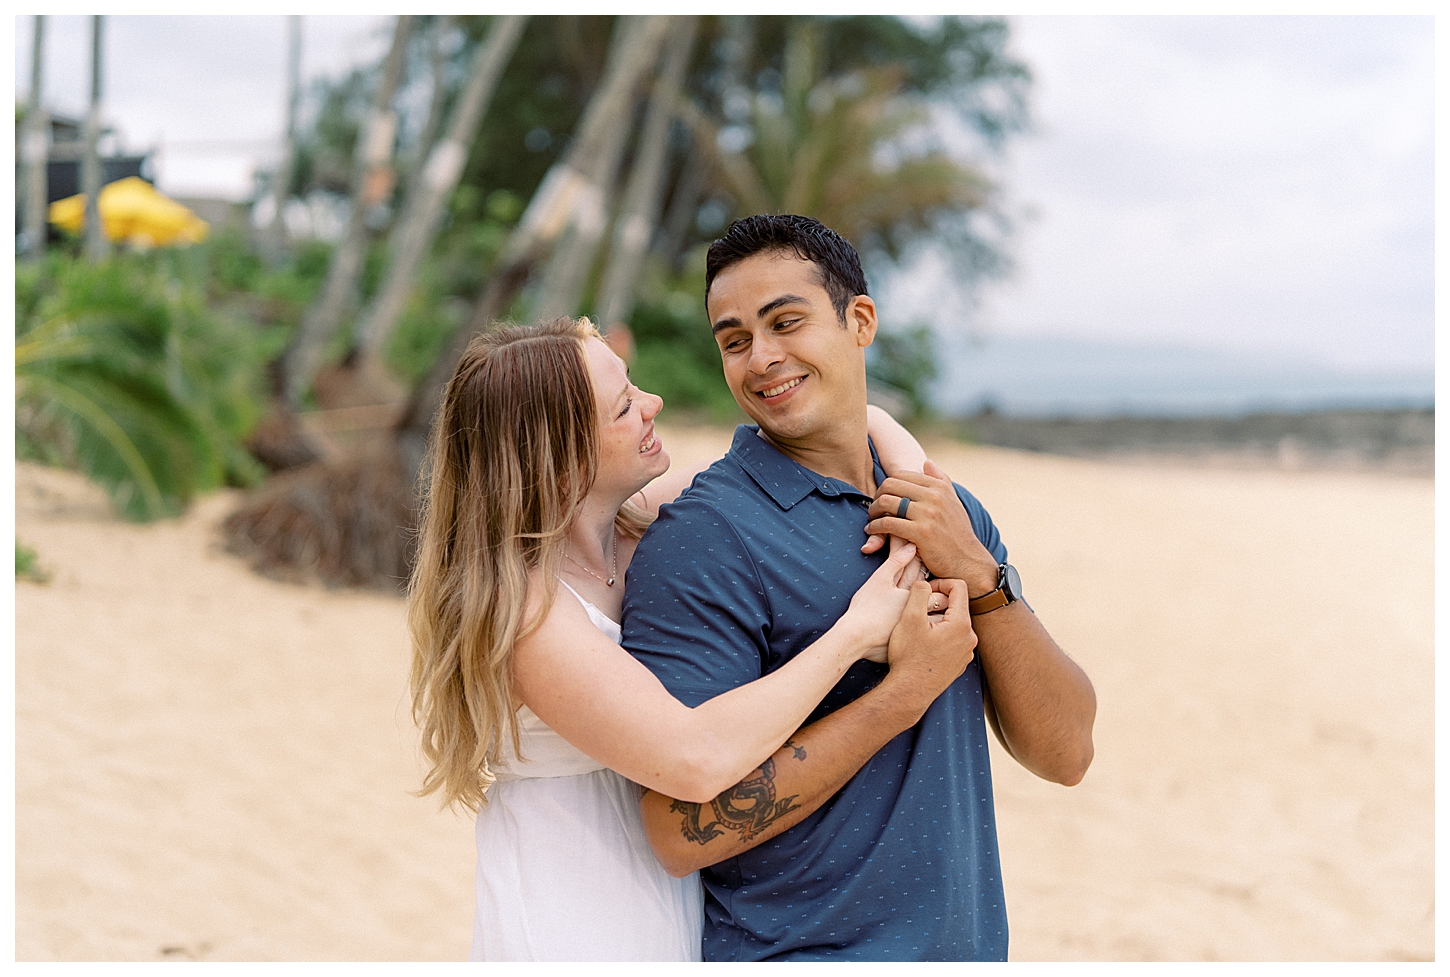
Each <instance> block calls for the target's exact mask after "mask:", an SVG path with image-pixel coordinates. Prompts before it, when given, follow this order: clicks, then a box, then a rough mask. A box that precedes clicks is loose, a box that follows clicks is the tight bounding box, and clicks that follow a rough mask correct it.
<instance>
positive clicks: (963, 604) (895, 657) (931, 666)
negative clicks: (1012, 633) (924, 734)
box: [883, 578, 977, 713]
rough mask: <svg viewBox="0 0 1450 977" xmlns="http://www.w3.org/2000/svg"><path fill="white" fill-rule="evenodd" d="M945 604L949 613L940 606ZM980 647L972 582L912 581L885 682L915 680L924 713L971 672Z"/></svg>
mask: <svg viewBox="0 0 1450 977" xmlns="http://www.w3.org/2000/svg"><path fill="white" fill-rule="evenodd" d="M943 602H944V603H945V609H944V613H940V614H939V613H936V611H935V609H934V608H935V607H938V606H941V605H942V604H943ZM976 647H977V635H976V633H975V632H974V631H973V630H972V616H971V613H970V612H969V611H968V610H967V585H966V584H964V583H963V582H962V581H960V580H951V579H947V578H938V579H936V580H933V581H931V582H930V583H928V582H927V581H924V580H918V581H917V582H916V583H914V584H912V585H911V595H910V596H909V597H907V599H906V610H905V611H903V612H902V614H901V621H900V623H898V624H897V625H896V630H895V631H893V632H891V644H890V646H889V647H888V648H887V651H886V655H887V661H888V662H889V663H890V664H891V671H890V672H888V673H887V676H886V679H884V680H883V684H885V682H892V683H901V682H904V683H909V684H910V686H911V687H912V688H913V689H914V690H915V691H916V692H917V693H919V695H920V699H919V701H920V705H921V712H923V713H924V712H926V707H927V706H929V705H931V703H932V701H933V700H935V699H936V697H937V696H938V695H940V694H941V693H942V691H943V690H944V689H946V687H947V686H948V685H950V684H951V683H952V681H953V680H954V679H956V677H957V676H959V675H961V674H962V672H964V671H966V670H967V666H968V665H970V664H971V663H972V658H973V656H974V654H975V650H974V649H975V648H976Z"/></svg>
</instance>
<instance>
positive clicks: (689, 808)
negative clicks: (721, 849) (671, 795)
mask: <svg viewBox="0 0 1450 977" xmlns="http://www.w3.org/2000/svg"><path fill="white" fill-rule="evenodd" d="M792 748H793V749H794V750H795V756H796V759H798V760H803V759H805V752H806V751H805V750H803V749H801V748H800V747H798V746H793V745H792ZM797 796H799V795H796V794H792V795H791V796H789V797H786V798H783V799H781V800H776V797H775V761H774V760H773V759H772V760H766V761H765V762H764V763H762V764H761V765H760V766H759V768H757V769H756V771H755V773H754V774H752V775H751V776H749V777H746V778H745V779H744V780H742V781H740V783H738V784H736V785H735V786H734V787H731V788H730V789H729V790H726V791H723V792H722V793H721V794H720V795H719V796H718V797H716V798H715V799H714V800H713V801H711V802H710V811H711V813H712V814H713V815H714V818H713V820H709V821H706V817H708V815H705V816H702V815H703V811H704V805H703V804H694V803H689V802H686V801H675V802H674V803H672V804H671V805H670V810H671V811H674V812H676V813H678V814H682V815H684V817H682V818H681V819H680V833H681V834H683V835H684V836H685V839H686V840H687V841H693V842H694V843H695V844H697V845H708V844H709V843H710V842H711V841H713V840H714V839H716V838H718V837H720V836H721V835H723V834H724V833H725V829H729V830H732V831H738V832H740V840H741V841H749V840H750V839H751V838H754V837H755V836H756V835H758V834H760V832H762V831H764V830H765V829H766V828H768V827H769V826H770V825H771V824H772V823H774V822H775V821H776V820H777V819H779V818H781V817H784V816H785V815H787V814H789V813H790V812H791V811H794V810H796V809H797V808H799V807H800V805H799V804H797V803H795V799H796V797H797Z"/></svg>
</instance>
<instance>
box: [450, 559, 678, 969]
mask: <svg viewBox="0 0 1450 977" xmlns="http://www.w3.org/2000/svg"><path fill="white" fill-rule="evenodd" d="M560 583H563V581H560ZM564 586H565V587H569V585H568V584H564ZM569 592H570V593H572V594H574V596H575V597H579V595H578V593H576V592H575V591H574V589H573V588H572V587H569ZM579 601H580V602H581V603H582V604H583V605H584V609H585V610H586V611H588V613H589V619H590V620H591V621H593V622H594V624H595V626H596V627H598V628H599V630H600V631H603V632H604V633H605V634H606V635H607V636H608V637H609V638H610V639H611V640H613V641H618V640H619V638H620V629H619V625H618V624H616V623H614V622H613V621H611V620H610V619H609V618H607V617H605V616H604V614H603V612H601V611H600V610H599V609H598V608H597V607H595V606H594V605H593V604H591V603H589V602H588V601H586V600H584V598H582V597H579ZM519 744H520V746H521V747H522V750H523V755H524V757H526V758H527V759H526V760H525V761H524V762H522V763H520V762H519V761H518V760H517V759H516V758H515V757H514V754H513V750H512V749H511V748H506V749H505V751H504V752H505V759H506V762H504V763H502V764H500V768H499V769H498V770H495V771H493V772H494V774H495V776H496V777H497V778H498V779H497V780H496V781H495V782H494V783H493V784H491V785H490V786H489V788H488V803H487V804H485V805H484V806H483V807H482V809H480V811H479V813H478V823H477V826H476V829H475V835H476V837H477V839H478V869H477V872H476V875H475V877H474V878H475V881H474V889H475V894H476V897H477V902H476V903H475V908H474V913H473V950H472V952H471V953H470V954H469V957H470V959H472V960H566V961H575V960H581V961H583V960H625V961H639V960H667V961H695V960H699V959H700V933H701V929H702V928H703V926H704V896H703V893H702V892H701V889H700V877H699V873H691V874H690V875H688V876H686V877H685V878H683V879H674V878H671V877H670V876H669V875H668V874H666V872H665V870H664V869H663V868H662V867H660V863H659V862H658V861H656V860H655V857H654V852H653V851H651V850H650V846H649V841H648V840H647V839H646V838H645V834H644V826H643V824H642V823H641V821H640V815H639V798H640V793H641V789H640V787H639V786H638V785H637V784H634V783H633V782H631V781H629V780H626V779H625V778H624V777H622V776H620V775H619V774H617V773H615V772H614V771H613V770H610V769H608V768H606V767H604V766H602V765H601V764H599V763H598V762H596V761H595V760H592V759H590V758H589V757H588V756H586V755H585V754H584V753H583V752H581V751H579V750H577V749H575V748H574V747H573V746H570V745H569V743H568V742H567V741H565V739H564V738H563V737H562V736H560V735H559V734H558V733H556V732H554V731H553V730H552V729H550V728H549V727H548V726H546V725H544V722H543V720H541V719H539V717H538V716H536V715H534V713H533V711H532V710H531V709H529V707H528V706H521V707H520V708H519Z"/></svg>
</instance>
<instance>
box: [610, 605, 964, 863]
mask: <svg viewBox="0 0 1450 977" xmlns="http://www.w3.org/2000/svg"><path fill="white" fill-rule="evenodd" d="M931 591H939V592H943V593H945V594H947V595H948V605H947V610H946V613H945V614H943V615H941V616H940V617H936V616H935V615H930V614H928V609H929V607H930V604H929V603H928V602H929V600H930V597H929V594H930V592H931ZM966 602H967V587H966V584H964V583H962V582H961V581H959V580H941V581H935V582H934V583H933V585H932V586H931V587H930V589H928V587H927V586H926V585H921V586H918V587H916V588H915V589H914V590H913V592H912V597H911V600H910V601H909V602H908V603H907V605H906V611H905V613H904V614H902V616H901V623H900V624H899V625H897V628H896V631H895V632H894V633H893V634H892V636H891V670H890V671H889V672H887V673H886V677H885V678H884V679H882V680H881V682H880V684H878V685H877V686H876V687H875V688H874V689H872V690H871V691H869V692H867V693H866V694H865V695H863V696H861V697H860V698H858V699H856V700H855V701H853V702H849V703H847V704H846V705H844V706H842V707H841V708H840V709H837V710H836V711H835V712H833V713H831V714H830V715H829V716H826V717H825V718H824V719H820V720H818V721H816V722H814V723H811V724H810V725H809V726H807V727H805V728H804V729H801V730H798V731H796V732H795V733H794V734H792V735H791V737H790V739H788V740H786V741H785V745H784V746H783V747H781V748H780V749H779V750H777V751H776V752H775V754H774V755H773V756H772V757H771V758H770V759H769V760H766V761H765V762H764V763H762V764H761V765H760V766H759V767H756V768H755V769H754V770H753V771H751V773H750V776H748V777H747V778H745V779H744V780H742V781H741V782H740V783H738V784H736V785H734V786H733V787H731V788H729V789H728V790H725V791H722V792H721V793H720V794H719V795H718V796H716V797H714V798H712V799H711V800H710V801H709V802H708V803H695V802H691V801H683V800H675V799H674V798H671V797H666V796H664V795H662V794H659V793H656V792H655V791H646V792H645V795H644V797H642V798H641V799H640V802H639V809H640V815H641V817H642V818H643V821H644V830H645V836H646V837H647V838H649V843H650V847H651V848H653V849H654V853H655V857H656V858H657V859H659V862H660V864H661V865H663V866H664V868H665V871H666V872H669V873H670V874H671V875H673V876H675V877H677V878H678V877H680V876H684V875H688V874H689V873H691V872H693V871H695V870H696V869H700V868H704V867H705V866H707V865H714V864H715V863H717V862H721V861H724V860H725V859H727V858H731V857H733V856H735V855H739V854H740V853H741V852H744V851H748V850H749V849H751V848H754V847H755V846H756V845H758V844H760V843H761V842H763V841H768V840H770V839H771V838H774V837H775V836H776V835H778V834H780V833H781V832H782V831H785V830H786V829H787V828H790V827H793V826H794V825H796V824H798V823H799V822H801V821H803V820H804V819H805V818H806V817H808V816H809V815H810V814H812V813H813V812H814V811H815V810H816V809H817V808H819V807H820V806H821V805H822V804H824V803H825V802H826V801H827V800H829V799H830V798H831V797H832V796H833V795H834V794H835V793H836V791H838V790H840V789H841V788H842V787H844V786H845V785H846V782H847V781H848V780H850V779H851V778H852V777H854V776H855V775H856V771H858V770H860V769H861V767H862V766H863V765H864V764H865V763H866V762H867V761H868V760H870V759H871V757H873V756H875V755H876V753H877V751H879V750H880V749H881V748H882V747H883V746H885V745H886V744H887V743H888V742H889V741H890V740H891V739H892V738H893V737H895V736H896V735H898V734H899V733H901V732H902V731H904V730H906V729H909V728H910V727H912V726H913V725H915V724H916V723H917V721H919V720H920V719H921V716H922V714H923V713H924V712H925V711H926V709H927V707H928V706H930V705H931V703H932V701H933V700H935V699H936V697H937V696H938V695H939V694H941V692H942V691H943V690H944V689H945V688H946V687H947V686H948V685H950V684H951V683H952V681H953V680H954V679H956V677H957V676H958V675H960V674H961V673H962V672H963V671H964V670H965V669H966V667H967V665H968V664H969V663H970V662H971V660H972V658H973V656H974V653H975V652H974V649H975V647H976V637H975V635H974V633H973V632H972V618H971V614H970V613H969V612H968V610H967V606H966Z"/></svg>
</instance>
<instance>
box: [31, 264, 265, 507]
mask: <svg viewBox="0 0 1450 977" xmlns="http://www.w3.org/2000/svg"><path fill="white" fill-rule="evenodd" d="M196 258H197V256H196V255H195V254H183V253H177V252H174V251H171V250H169V249H168V250H163V251H156V252H151V253H147V254H138V253H129V252H123V253H120V254H117V255H116V256H114V257H112V258H111V259H110V260H108V261H106V262H103V263H101V264H96V265H92V264H88V263H85V262H83V261H79V260H76V259H73V258H70V257H67V256H65V255H61V254H56V255H52V256H50V257H49V258H48V259H47V260H46V261H45V262H44V263H42V264H41V265H40V266H38V267H36V268H26V269H23V270H22V269H17V275H16V299H15V314H16V320H15V322H16V337H15V343H16V345H15V372H16V378H15V379H16V453H17V455H19V456H21V457H30V458H35V459H38V460H41V461H45V462H47V463H50V464H60V465H64V466H66V467H70V468H75V469H78V470H79V471H81V472H83V473H84V474H85V475H86V476H87V477H89V478H91V479H92V480H93V481H95V482H97V483H98V484H100V485H101V486H103V487H104V488H105V489H106V491H107V492H108V493H109V495H110V497H111V501H112V504H113V505H114V506H115V508H116V510H117V511H118V512H119V513H121V514H122V515H124V516H125V517H127V518H130V519H137V520H145V519H155V518H159V517H161V516H166V515H173V514H176V513H178V512H180V511H181V510H182V509H183V508H184V507H185V505H186V503H187V502H188V501H189V500H190V499H191V498H192V497H193V496H194V495H195V494H196V493H197V492H200V491H205V490H207V489H211V488H215V487H217V486H219V485H222V484H252V483H254V482H256V481H257V480H259V479H260V477H261V475H262V471H261V468H260V466H259V465H258V464H257V462H256V461H255V459H253V458H252V457H251V455H250V454H248V453H247V451H246V449H245V448H244V447H243V446H242V440H243V439H244V438H245V437H246V435H247V434H248V433H249V432H250V430H251V428H252V427H253V425H255V424H256V422H257V420H258V419H259V418H260V416H261V411H262V404H263V402H264V399H265V382H264V367H265V364H266V362H267V361H268V360H269V359H270V358H271V357H272V356H274V355H275V354H276V352H277V351H278V350H279V349H280V345H281V342H282V341H283V340H284V339H285V336H283V335H281V334H280V331H279V330H275V329H273V330H259V329H257V328H255V327H253V326H251V325H249V324H246V323H242V322H239V321H236V320H234V319H232V318H230V317H227V316H223V315H220V314H218V313H215V312H213V311H212V310H210V309H209V308H208V307H207V305H206V302H205V296H204V289H203V284H202V282H204V280H205V272H204V270H203V269H204V263H202V262H198V261H197V260H196Z"/></svg>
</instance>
